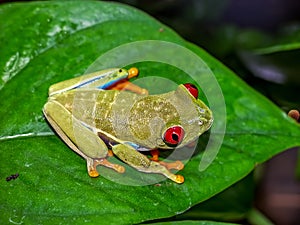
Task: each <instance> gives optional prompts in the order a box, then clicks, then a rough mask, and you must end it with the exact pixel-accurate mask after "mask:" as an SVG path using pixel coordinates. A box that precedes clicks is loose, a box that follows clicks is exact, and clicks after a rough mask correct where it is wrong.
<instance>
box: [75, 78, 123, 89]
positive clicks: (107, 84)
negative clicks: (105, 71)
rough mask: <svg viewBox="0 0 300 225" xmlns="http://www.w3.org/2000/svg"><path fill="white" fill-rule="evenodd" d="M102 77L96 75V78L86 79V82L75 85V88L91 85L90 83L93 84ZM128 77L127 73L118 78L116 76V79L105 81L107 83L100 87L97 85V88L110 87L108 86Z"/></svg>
mask: <svg viewBox="0 0 300 225" xmlns="http://www.w3.org/2000/svg"><path fill="white" fill-rule="evenodd" d="M102 77H103V76H100V77H95V78H93V79H91V80H88V81H86V82H84V83H81V84H79V85H77V86H75V87H74V89H75V88H81V87H85V86H87V85H89V84H92V83H94V82H96V81H98V80H100V79H102ZM126 77H127V76H126V75H125V76H122V77H118V78H116V79H114V80H110V81H108V82H107V83H105V84H103V85H101V86H98V87H96V88H98V89H105V88H108V87H110V86H112V85H113V84H115V83H117V82H119V81H120V80H122V79H125V78H126Z"/></svg>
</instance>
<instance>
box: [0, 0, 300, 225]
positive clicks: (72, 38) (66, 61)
mask: <svg viewBox="0 0 300 225" xmlns="http://www.w3.org/2000/svg"><path fill="white" fill-rule="evenodd" d="M0 21H2V22H1V24H0V29H1V33H0V49H1V51H0V67H1V68H2V74H1V83H0V86H1V89H0V96H1V99H2V101H1V109H0V116H1V120H0V135H1V138H0V178H1V180H0V186H1V190H2V193H1V195H0V211H1V215H0V223H1V224H8V223H20V224H21V223H25V224H58V223H64V224H69V223H72V224H82V223H87V224H96V223H99V222H101V224H104V223H106V224H112V223H118V224H119V223H121V222H122V223H139V222H142V221H147V220H153V219H158V218H166V217H171V216H174V215H176V214H180V213H182V212H184V211H185V210H187V209H189V208H190V207H191V206H193V205H195V204H197V203H199V202H202V201H204V200H206V199H209V198H210V197H211V196H213V195H215V194H217V193H219V192H221V191H222V190H224V189H225V188H227V187H229V186H230V185H232V184H233V183H235V182H237V181H238V180H240V179H242V178H243V177H245V176H246V175H247V174H248V173H250V171H251V170H253V168H254V167H255V165H256V164H257V163H261V162H264V161H266V160H268V159H269V158H271V157H272V156H274V155H275V154H277V153H279V152H281V151H283V150H285V149H287V148H289V147H293V146H297V145H299V144H300V139H299V137H300V130H299V126H298V125H296V123H295V122H294V121H292V120H291V119H289V118H288V117H287V116H286V115H285V114H284V113H283V112H282V111H281V110H280V109H278V108H277V107H276V106H274V105H273V104H272V103H271V102H270V101H269V100H267V99H266V98H264V97H263V96H261V95H259V94H258V93H256V92H255V91H254V90H253V89H251V88H250V87H248V86H247V85H246V84H245V83H244V82H243V81H241V80H240V79H239V78H238V77H237V76H235V75H234V74H233V73H232V72H231V71H230V70H228V69H227V68H226V67H225V66H223V65H222V64H221V63H220V62H218V61H217V60H215V59H214V58H213V57H211V56H210V55H208V54H207V53H206V52H205V51H203V50H202V49H200V48H198V47H197V46H194V45H192V44H190V43H188V42H186V41H185V40H183V39H182V38H181V37H179V36H178V35H177V34H176V33H175V32H173V31H172V30H170V29H169V28H168V27H166V26H164V25H163V24H161V23H159V22H157V21H156V20H154V19H153V18H151V17H149V16H147V15H146V14H144V13H143V12H140V11H138V10H136V9H133V8H131V7H128V6H125V5H120V4H115V3H105V2H89V1H84V2H82V1H80V2H78V1H76V2H71V1H68V2H30V3H14V4H4V5H1V6H0ZM4 21H5V22H4ZM141 40H161V41H162V40H163V41H168V42H172V43H176V44H177V45H179V46H182V47H185V48H187V49H190V50H191V51H193V52H194V53H195V54H196V55H197V56H199V57H200V58H201V59H202V60H203V61H204V62H205V64H207V65H208V67H209V68H210V70H211V71H212V72H213V75H214V76H215V78H216V79H217V81H218V83H219V85H220V87H221V89H222V92H223V95H224V98H225V103H226V121H221V120H218V117H215V119H216V120H215V126H218V125H219V124H223V123H224V124H225V123H226V134H225V137H224V140H223V143H222V146H221V148H220V150H219V153H218V155H217V157H216V158H215V159H214V160H213V162H212V163H211V164H210V165H209V167H207V169H205V170H204V171H202V172H200V171H199V164H200V160H201V158H202V157H204V156H205V154H206V152H204V153H203V152H202V151H201V149H202V148H201V146H205V144H206V143H205V141H204V142H200V143H199V145H198V149H197V150H198V154H196V155H195V156H194V157H192V159H191V160H189V162H188V163H187V164H186V167H185V169H184V170H183V171H181V172H180V173H181V174H182V175H184V176H185V179H186V181H185V183H184V184H182V185H178V184H175V183H173V182H171V181H163V182H161V183H160V184H159V185H148V186H130V185H122V184H119V183H117V182H113V181H111V180H110V179H107V177H106V178H104V177H99V178H97V179H91V178H89V177H88V175H87V173H86V166H85V161H84V160H83V159H82V158H80V157H79V156H78V155H76V154H74V153H73V152H72V151H70V150H69V149H68V148H67V147H66V145H64V144H63V142H62V141H61V140H60V139H59V138H58V137H56V136H55V135H54V134H53V132H52V131H51V129H50V128H49V126H48V124H47V123H46V122H45V120H44V117H43V115H42V111H41V109H42V107H43V105H44V103H45V102H46V101H47V90H48V87H49V86H50V85H51V84H53V83H56V82H58V81H62V80H65V79H68V78H71V77H74V76H78V75H80V74H83V73H84V72H85V71H86V70H87V69H88V68H89V66H90V65H91V64H92V63H93V62H94V61H95V60H96V59H97V58H98V57H99V56H100V55H102V54H104V53H105V52H107V51H108V50H110V49H113V48H115V47H117V46H119V45H121V44H126V43H130V42H134V41H141ZM158 50H159V49H158ZM124 54H125V53H124ZM169 57H170V58H172V57H175V56H174V55H170V56H169ZM183 62H184V64H185V65H186V66H187V65H189V64H188V63H190V64H192V63H193V62H186V61H184V59H183ZM116 64H118V62H116ZM139 66H140V70H141V75H142V76H144V77H147V76H148V75H149V74H151V73H148V71H155V72H156V74H155V75H157V76H160V75H161V76H165V77H167V78H172V79H173V80H174V82H176V83H180V82H182V81H184V80H187V79H188V78H186V77H185V76H183V77H181V76H178V77H177V76H176V75H178V73H179V72H178V70H175V71H174V74H173V73H172V72H173V71H172V70H170V66H168V65H165V64H163V63H149V62H141V63H139ZM142 71H144V72H142ZM142 73H143V74H142ZM201 78H202V77H201ZM210 86H211V87H212V86H213V84H211V85H209V84H207V85H206V86H204V87H203V88H208V89H209V88H210ZM212 95H213V94H212ZM217 97H218V95H216V97H215V99H216V101H217V100H218V99H217ZM206 98H207V100H209V99H210V98H214V97H213V96H211V95H210V96H206ZM210 104H212V105H213V104H214V102H212V103H210ZM214 113H215V114H216V115H217V110H215V111H214ZM212 135H213V137H214V139H213V141H214V142H215V143H216V142H218V140H219V139H218V138H221V137H222V134H218V133H213V132H212V133H211V136H212ZM208 136H209V135H208V134H206V135H205V136H204V139H205V137H206V138H208ZM199 148H201V149H199ZM127 169H128V171H130V168H127ZM132 171H133V170H132ZM101 172H103V173H107V174H108V175H109V176H119V177H120V176H121V175H118V174H117V175H115V173H114V172H111V171H109V170H105V169H104V168H101ZM16 173H18V174H19V177H18V178H17V179H12V180H11V181H9V182H8V181H6V179H5V178H6V177H8V176H10V175H11V174H16ZM132 173H134V172H132ZM130 174H131V173H127V175H126V173H125V174H124V175H122V176H121V177H122V179H125V180H126V179H128V180H131V179H132V180H133V181H134V179H136V178H135V177H133V178H131V177H130ZM139 174H140V173H139V172H135V175H136V176H139ZM144 176H146V177H149V179H152V177H155V176H154V175H150V174H147V175H144Z"/></svg>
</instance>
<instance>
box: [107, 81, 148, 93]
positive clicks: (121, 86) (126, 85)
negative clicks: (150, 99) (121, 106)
mask: <svg viewBox="0 0 300 225" xmlns="http://www.w3.org/2000/svg"><path fill="white" fill-rule="evenodd" d="M110 89H111V90H119V91H122V90H128V91H132V92H135V93H137V94H141V95H147V94H148V91H147V90H146V89H144V88H141V87H140V86H137V85H135V84H133V83H131V82H129V81H127V80H123V81H121V82H119V83H117V84H116V85H114V86H112V87H111V88H110Z"/></svg>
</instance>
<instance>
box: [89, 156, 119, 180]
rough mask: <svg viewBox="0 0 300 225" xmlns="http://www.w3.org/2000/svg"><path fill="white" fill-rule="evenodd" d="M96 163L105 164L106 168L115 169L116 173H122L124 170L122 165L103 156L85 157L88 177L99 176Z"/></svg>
mask: <svg viewBox="0 0 300 225" xmlns="http://www.w3.org/2000/svg"><path fill="white" fill-rule="evenodd" d="M98 165H101V166H105V167H107V168H111V169H113V170H115V171H116V172H118V173H124V172H125V168H124V167H123V166H121V165H118V164H114V163H111V162H109V161H108V160H107V159H105V158H103V159H91V158H88V159H87V169H88V174H89V176H90V177H98V176H99V173H98V171H97V166H98Z"/></svg>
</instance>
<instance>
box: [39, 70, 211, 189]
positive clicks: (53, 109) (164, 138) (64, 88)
mask: <svg viewBox="0 0 300 225" xmlns="http://www.w3.org/2000/svg"><path fill="white" fill-rule="evenodd" d="M138 74H139V70H138V69H137V68H135V67H133V68H130V69H125V68H110V69H105V70H100V71H97V72H93V73H89V74H84V75H82V76H79V77H75V78H71V79H69V80H65V81H61V82H58V83H56V84H53V85H51V86H50V87H49V91H48V100H47V102H46V103H45V105H44V107H43V114H44V116H45V118H46V120H47V121H48V123H49V124H50V125H51V127H52V128H53V130H54V131H55V132H56V134H57V135H58V136H59V137H60V138H61V139H62V140H63V141H64V142H65V144H66V145H67V146H68V147H69V148H70V149H72V150H73V151H74V152H75V153H77V154H78V155H80V156H81V157H83V158H84V159H85V160H86V164H87V172H88V175H89V176H90V177H92V178H95V177H98V176H99V175H100V174H99V172H98V171H97V166H99V165H100V166H104V167H108V168H111V169H113V170H115V171H116V172H118V173H124V172H125V167H124V166H122V165H120V164H117V163H112V162H111V160H109V157H112V156H116V157H117V158H118V159H119V160H121V161H122V162H124V163H125V164H127V165H129V166H131V167H133V168H134V169H136V170H138V171H140V172H143V173H155V174H161V175H163V176H165V177H166V178H167V179H170V180H172V181H173V182H175V183H178V184H182V183H183V182H184V177H183V176H182V175H180V174H176V173H175V172H172V171H173V170H176V172H178V171H180V170H182V169H183V168H184V164H183V163H182V161H180V160H176V161H171V162H166V161H165V160H160V159H159V153H160V151H161V150H172V149H173V150H174V149H175V148H181V147H183V146H185V145H188V144H189V143H192V142H195V140H197V138H198V137H199V136H200V135H202V134H203V133H204V132H206V131H207V130H209V128H210V127H211V125H212V123H213V115H212V111H211V110H210V109H209V107H208V106H207V105H206V104H205V103H204V102H203V101H201V100H200V99H198V88H197V87H196V86H195V85H193V84H191V83H187V84H179V85H178V87H177V88H176V90H172V91H169V92H166V93H162V94H149V91H148V90H146V89H144V88H142V87H140V86H138V85H135V84H134V83H133V82H130V79H131V78H134V77H137V76H138ZM145 153H150V154H145ZM151 155H152V157H151Z"/></svg>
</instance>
